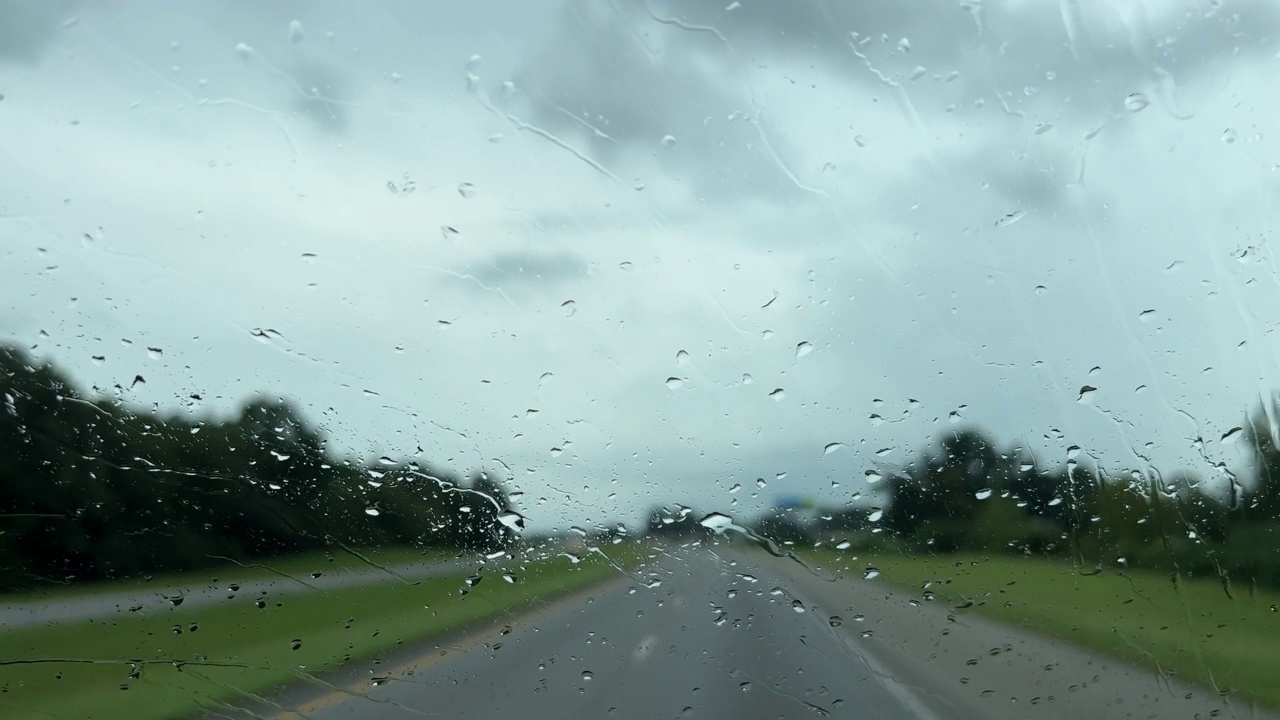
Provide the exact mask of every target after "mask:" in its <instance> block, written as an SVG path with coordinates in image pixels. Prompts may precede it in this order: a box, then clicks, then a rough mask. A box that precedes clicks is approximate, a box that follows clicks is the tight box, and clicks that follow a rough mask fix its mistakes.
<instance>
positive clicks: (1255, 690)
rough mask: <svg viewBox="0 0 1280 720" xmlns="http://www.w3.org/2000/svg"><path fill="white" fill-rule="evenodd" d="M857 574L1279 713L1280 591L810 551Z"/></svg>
mask: <svg viewBox="0 0 1280 720" xmlns="http://www.w3.org/2000/svg"><path fill="white" fill-rule="evenodd" d="M806 554H810V555H811V557H813V558H814V559H815V560H817V561H819V562H820V564H822V565H824V566H825V567H827V568H829V569H835V568H848V569H849V570H851V571H856V573H857V575H856V577H859V578H860V577H861V575H862V572H863V571H864V570H865V569H866V568H867V567H869V566H871V567H875V568H878V569H879V570H880V571H881V572H882V573H883V579H884V580H886V581H888V582H890V583H893V584H894V585H897V586H899V587H902V588H904V589H907V590H910V591H913V594H914V596H915V597H921V596H923V594H924V593H925V592H926V583H927V584H928V586H927V590H928V591H932V592H933V593H936V596H937V602H946V603H948V604H949V605H951V606H952V607H963V606H966V605H968V604H969V603H972V606H971V607H967V608H964V609H961V610H956V611H955V612H979V613H982V614H984V615H988V616H990V617H993V618H995V619H998V620H1002V621H1004V622H1007V623H1011V624H1015V625H1021V626H1023V627H1027V628H1030V629H1031V630H1033V631H1036V632H1039V633H1042V634H1044V635H1048V636H1050V637H1053V638H1059V639H1062V640H1065V641H1068V642H1070V643H1073V644H1076V645H1079V646H1083V647H1086V648H1090V649H1092V650H1096V651H1098V652H1100V653H1104V654H1108V655H1111V656H1113V657H1118V658H1122V659H1125V660H1128V661H1130V662H1133V663H1135V664H1137V665H1140V666H1143V667H1148V668H1152V669H1159V670H1161V671H1163V672H1165V673H1170V674H1174V675H1176V676H1178V677H1181V678H1183V679H1186V680H1189V681H1191V682H1195V683H1198V684H1201V685H1204V686H1207V687H1211V688H1213V687H1216V688H1218V689H1219V690H1222V691H1231V692H1234V693H1238V694H1240V695H1243V696H1245V697H1248V698H1250V699H1252V700H1255V701H1257V702H1260V703H1262V704H1264V705H1270V706H1273V707H1280V684H1278V683H1276V680H1275V668H1276V667H1280V612H1278V609H1280V593H1278V592H1276V591H1273V590H1266V589H1261V588H1246V587H1235V588H1232V589H1231V594H1230V596H1228V594H1227V590H1226V588H1224V586H1223V584H1222V583H1221V582H1219V581H1216V580H1213V579H1207V578H1195V579H1187V578H1178V579H1177V580H1176V581H1175V580H1174V578H1173V577H1172V576H1171V575H1166V574H1161V573H1154V572H1144V571H1141V570H1125V571H1123V572H1119V571H1117V570H1115V569H1111V570H1106V571H1103V572H1101V573H1099V574H1092V575H1084V574H1081V572H1080V571H1079V570H1078V569H1077V568H1075V567H1074V566H1072V565H1071V564H1069V563H1066V562H1060V561H1055V560H1048V559H1044V558H1022V557H1015V556H1001V555H994V556H980V555H944V556H924V557H908V556H903V555H896V554H883V553H863V554H861V556H860V557H859V558H858V559H857V560H854V559H853V558H852V556H849V555H843V556H842V555H840V554H837V553H834V552H816V551H815V552H811V553H806Z"/></svg>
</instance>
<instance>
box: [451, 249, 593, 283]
mask: <svg viewBox="0 0 1280 720" xmlns="http://www.w3.org/2000/svg"><path fill="white" fill-rule="evenodd" d="M469 274H470V275H471V276H472V277H474V278H475V279H476V280H478V281H479V282H481V283H483V284H484V285H486V286H491V287H495V286H496V287H502V288H510V287H512V286H513V285H525V286H531V287H540V288H547V287H550V286H553V285H556V284H559V283H561V282H564V281H566V280H570V279H575V278H582V277H586V275H587V261H586V260H585V259H583V257H582V256H581V255H578V254H576V253H569V252H561V253H552V254H548V255H540V254H536V253H529V254H519V253H500V254H498V255H495V256H493V257H492V258H490V259H489V261H488V262H487V263H485V264H483V265H478V266H473V267H472V268H470V269H469Z"/></svg>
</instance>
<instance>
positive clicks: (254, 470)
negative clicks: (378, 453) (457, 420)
mask: <svg viewBox="0 0 1280 720" xmlns="http://www.w3.org/2000/svg"><path fill="white" fill-rule="evenodd" d="M507 507H508V500H507V497H506V493H505V492H504V491H503V489H502V487H501V486H500V485H499V484H498V483H496V482H494V481H493V480H492V479H490V478H488V477H487V476H485V475H484V474H483V473H476V474H473V475H472V476H471V477H470V478H468V479H466V480H461V479H459V477H458V476H456V475H455V474H453V473H451V472H446V471H442V470H438V469H433V468H431V467H430V466H428V465H426V464H422V463H418V462H410V461H397V460H392V459H390V458H378V459H375V460H371V461H369V462H367V463H360V462H355V461H351V460H344V459H340V458H337V457H335V456H334V455H333V454H332V453H330V452H329V450H328V449H327V448H326V444H325V440H324V438H323V437H322V435H321V433H320V432H319V431H318V430H317V429H315V428H314V427H312V426H310V425H309V424H308V423H307V422H306V421H305V420H304V419H303V418H302V417H301V416H300V415H299V413H298V411H297V410H296V409H295V408H294V407H293V406H292V405H291V404H290V403H288V402H287V401H284V400H281V399H276V398H268V397H257V398H254V399H252V400H250V401H249V402H248V403H246V404H245V405H244V406H243V407H242V408H241V409H240V411H239V413H238V414H237V415H236V416H235V417H233V418H231V419H228V420H211V419H202V418H197V417H194V416H191V415H183V414H172V415H169V416H164V417H162V416H160V415H158V414H156V413H151V412H139V411H135V410H130V409H127V408H124V407H122V406H120V405H118V404H116V403H113V402H109V401H106V400H90V399H86V398H84V397H81V395H80V393H78V392H77V391H76V389H75V388H73V387H72V385H71V383H70V382H69V381H68V379H67V378H66V377H65V376H64V375H63V374H62V373H60V372H59V371H58V370H57V369H55V368H54V367H52V366H51V365H47V364H40V363H37V362H35V361H34V360H33V359H32V358H31V357H30V356H29V355H28V354H27V353H25V352H24V351H22V350H20V349H18V348H16V347H12V346H5V345H0V589H14V588H22V587H30V586H32V585H35V584H40V583H43V582H60V583H65V582H77V581H84V580H94V579H105V578H115V577H126V576H133V575H139V574H149V573H157V572H168V571H183V570H191V569H195V568H199V567H204V566H208V565H212V564H216V563H220V562H225V559H227V558H230V559H233V560H243V559H248V558H260V557H264V556H276V555H283V554H287V553H296V552H302V551H306V550H315V549H319V548H324V547H335V546H336V547H343V548H346V549H349V550H353V551H354V550H355V549H357V548H362V547H377V546H388V545H411V546H417V547H448V548H458V549H474V550H490V549H494V548H497V547H500V546H505V545H507V544H509V543H510V542H511V540H512V536H511V531H510V530H509V529H508V528H507V527H506V526H505V525H503V524H502V523H501V522H499V520H498V516H499V513H500V512H501V511H503V510H506V509H507Z"/></svg>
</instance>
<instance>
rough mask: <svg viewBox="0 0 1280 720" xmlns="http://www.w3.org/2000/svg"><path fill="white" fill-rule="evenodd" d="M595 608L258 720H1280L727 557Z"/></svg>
mask: <svg viewBox="0 0 1280 720" xmlns="http://www.w3.org/2000/svg"><path fill="white" fill-rule="evenodd" d="M654 580H657V581H659V582H658V583H656V584H655V583H654V582H653V581H654ZM650 585H652V586H650ZM588 593H589V594H585V595H579V596H576V597H574V598H571V599H569V600H566V601H563V602H562V603H560V604H558V605H556V606H555V607H554V608H544V609H543V610H541V611H539V612H536V613H534V615H533V616H530V617H526V618H523V619H520V620H518V621H513V622H512V623H511V628H509V629H508V630H507V631H506V632H504V631H502V630H500V629H488V630H484V631H480V632H478V633H473V634H472V636H470V637H468V638H465V639H461V640H456V641H455V640H450V641H447V642H441V643H439V644H430V643H428V644H426V645H425V646H424V647H422V648H420V649H419V650H417V651H415V652H413V653H410V654H409V656H407V657H402V658H400V659H398V660H396V661H394V662H387V663H385V664H379V665H377V666H372V665H371V666H367V667H364V668H361V669H359V670H356V671H353V672H352V674H350V675H349V676H348V678H347V679H346V680H344V681H342V682H341V683H337V684H336V685H335V686H334V688H333V689H331V690H328V691H319V692H318V693H317V691H315V689H314V688H312V689H310V690H302V691H297V689H295V692H294V694H293V695H292V696H289V695H288V694H287V693H286V694H285V696H282V697H279V698H277V699H276V700H275V701H274V703H275V704H274V707H271V708H263V707H258V708H257V709H256V710H255V711H254V712H253V715H252V716H254V717H268V718H276V719H277V720H284V719H285V718H289V719H294V718H307V719H308V720H340V719H353V720H354V719H361V720H363V719H366V718H368V719H371V720H372V719H379V718H381V719H389V718H424V717H426V718H463V717H468V718H508V717H510V718H521V720H541V719H542V718H557V719H559V718H689V717H696V718H805V717H848V718H923V719H925V720H931V719H933V718H998V719H1004V718H1077V717H1087V718H1090V719H1091V720H1098V719H1100V718H1112V717H1114V718H1166V717H1168V718H1179V717H1180V718H1196V717H1204V718H1208V717H1232V718H1273V717H1275V716H1274V715H1270V714H1267V713H1264V712H1260V711H1258V710H1257V709H1256V708H1252V707H1249V706H1247V705H1245V704H1241V703H1238V702H1237V703H1236V704H1231V703H1229V702H1228V701H1226V700H1224V699H1223V698H1221V697H1217V696H1215V695H1214V694H1213V693H1211V692H1208V691H1205V690H1203V689H1201V688H1197V687H1192V686H1187V685H1183V684H1180V683H1179V682H1178V681H1177V680H1176V679H1172V678H1168V677H1164V676H1160V675H1158V674H1157V673H1155V672H1152V671H1150V670H1147V669H1144V668H1137V667H1133V666H1130V665H1125V664H1121V663H1116V662H1115V661H1112V660H1110V659H1106V658H1099V657H1097V656H1094V655H1092V654H1090V653H1087V652H1085V651H1083V650H1079V649H1076V648H1071V647H1066V646H1063V645H1060V644H1057V643H1054V642H1052V641H1049V640H1046V639H1044V638H1041V637H1039V636H1034V635H1032V634H1030V633H1026V632H1025V631H1022V630H1020V629H1017V628H1010V627H1008V626H1003V625H998V624H995V623H991V622H989V621H986V620H984V619H982V618H977V617H966V618H961V619H960V620H957V619H956V618H955V617H954V616H953V615H952V614H951V613H949V612H948V611H947V609H946V608H942V607H938V608H931V607H929V606H928V604H925V605H922V604H921V603H918V602H909V600H908V596H907V595H906V594H902V593H899V592H898V591H894V590H893V589H892V588H891V587H890V586H887V585H885V584H883V583H877V582H864V581H862V580H861V578H856V579H848V578H844V579H840V580H838V581H834V582H833V580H832V577H831V576H830V575H829V574H828V575H826V576H823V575H822V574H821V573H818V574H814V573H811V572H809V571H808V570H806V569H804V568H802V567H800V566H798V565H796V564H794V563H791V562H789V561H786V560H778V559H774V558H769V557H766V556H763V555H761V554H757V553H743V552H740V551H739V550H737V549H735V548H733V547H727V546H719V547H712V548H692V549H677V550H673V551H672V552H671V554H670V555H669V557H667V558H666V559H665V560H664V561H662V562H661V563H659V564H658V565H657V566H655V567H654V568H652V569H651V570H648V571H645V572H643V573H642V574H641V575H638V576H636V577H632V578H622V577H620V578H618V579H617V580H615V581H613V582H611V583H609V584H607V585H605V586H601V587H597V588H595V589H594V590H590V591H588ZM992 647H999V648H1002V649H1003V652H1002V653H1001V654H1000V655H999V656H992V654H991V652H990V651H991V648H992ZM249 716H250V715H248V714H245V715H238V714H227V713H219V714H217V715H210V716H208V717H221V718H226V717H237V718H239V717H249Z"/></svg>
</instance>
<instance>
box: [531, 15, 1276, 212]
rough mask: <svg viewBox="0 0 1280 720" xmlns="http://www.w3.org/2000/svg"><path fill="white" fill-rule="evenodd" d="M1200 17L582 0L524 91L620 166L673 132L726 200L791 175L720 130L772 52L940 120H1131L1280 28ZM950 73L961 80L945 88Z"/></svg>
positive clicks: (702, 177) (703, 180)
mask: <svg viewBox="0 0 1280 720" xmlns="http://www.w3.org/2000/svg"><path fill="white" fill-rule="evenodd" d="M1193 9H1195V8H1193V6H1192V5H1190V4H1188V12H1186V13H1181V14H1178V13H1170V14H1169V17H1167V18H1164V17H1162V18H1155V17H1147V16H1144V15H1142V14H1140V13H1131V15H1132V16H1130V17H1125V16H1122V14H1121V13H1123V12H1124V10H1123V9H1122V8H1118V7H1117V6H1115V5H1113V4H1111V3H1091V4H1089V5H1088V7H1085V4H1084V3H1081V2H1078V1H1072V2H1068V3H1066V4H1065V5H1063V6H1061V7H1060V5H1059V4H1058V3H1044V2H1017V3H1014V2H972V3H956V4H951V3H946V4H943V3H938V2H934V3H838V4H836V3H817V2H802V3H742V4H741V5H740V6H738V7H737V8H736V9H734V10H732V11H726V9H725V3H723V2H721V1H720V0H705V1H701V2H668V3H665V4H657V5H655V4H652V3H649V2H648V1H647V0H646V1H645V2H641V0H629V1H626V2H619V3H611V4H605V3H600V2H592V1H591V0H573V1H571V2H568V3H567V4H566V5H565V6H564V7H563V9H562V12H561V16H560V18H561V19H560V22H559V24H558V26H557V29H556V31H555V32H554V34H553V37H552V38H551V39H550V40H549V41H548V43H547V44H546V47H545V49H544V50H543V51H542V52H541V53H540V54H536V55H535V56H533V58H532V60H531V61H530V62H528V63H526V65H525V67H524V69H523V71H522V73H521V75H520V76H519V78H518V79H519V83H518V84H519V86H520V88H521V89H522V90H525V91H526V92H527V93H528V95H529V97H530V99H531V101H532V112H533V113H534V117H535V118H536V121H537V122H538V123H539V124H541V125H542V126H544V127H547V128H550V129H552V130H554V131H556V132H561V133H571V134H573V135H574V136H575V137H576V138H579V139H581V140H582V141H583V142H585V143H587V144H588V145H589V147H590V150H591V155H592V157H594V158H596V159H598V160H599V161H601V162H603V163H604V164H606V165H610V166H613V165H614V164H615V163H616V162H617V161H618V159H619V157H620V148H621V147H622V146H631V147H636V148H646V147H656V145H657V144H658V143H659V142H660V140H661V138H662V137H663V136H664V135H667V134H671V135H674V136H675V137H676V138H677V139H679V140H681V141H683V140H685V139H693V140H697V141H698V148H699V152H698V153H697V157H696V160H694V159H693V158H691V157H686V158H685V160H686V163H685V165H686V167H685V168H684V171H685V173H686V174H688V173H692V174H694V175H695V176H696V177H697V179H698V181H699V183H700V184H699V188H700V189H701V188H702V187H703V186H707V187H709V188H710V189H711V190H712V191H714V190H716V189H717V188H722V186H723V185H724V183H725V180H726V179H732V180H733V181H734V182H735V183H737V184H739V185H744V186H746V187H747V188H749V187H750V186H751V184H752V183H753V182H756V181H765V182H772V181H774V180H776V178H777V173H776V172H773V170H774V169H773V168H770V169H769V171H768V172H760V171H761V170H762V169H763V168H762V167H761V163H763V162H765V161H766V159H765V158H763V157H762V156H761V154H760V153H752V154H751V155H754V157H744V155H746V154H744V153H742V152H740V148H741V147H742V146H743V145H744V144H749V143H756V142H758V141H759V138H758V137H756V135H757V132H756V130H755V128H754V127H752V126H751V125H750V124H749V123H739V124H737V125H736V126H734V125H732V124H725V123H717V122H714V121H715V120H719V119H721V118H724V117H725V116H726V115H728V114H729V113H731V112H733V111H735V110H739V111H740V110H743V109H744V108H749V107H750V102H751V98H750V97H749V93H748V92H747V91H746V90H744V89H740V88H736V87H733V85H734V83H733V82H729V79H730V78H732V77H733V76H734V74H735V73H736V72H738V71H740V70H742V69H744V68H745V65H744V63H747V62H750V63H752V64H753V65H759V66H761V67H763V66H765V65H766V64H767V63H768V57H769V56H768V55H767V54H764V55H761V54H760V53H757V52H756V51H757V50H758V49H760V48H768V49H770V51H772V52H781V53H784V54H786V55H788V56H790V57H793V58H794V57H804V58H810V59H812V60H813V61H816V62H819V63H821V64H823V65H824V66H826V67H828V68H830V69H833V70H834V71H836V73H837V74H838V75H839V76H842V77H847V78H848V80H849V82H850V83H851V88H854V87H857V88H861V89H862V92H867V91H870V92H873V93H876V94H883V95H901V96H903V97H902V98H900V99H905V101H906V102H910V103H915V104H917V105H918V106H919V110H920V111H921V113H922V114H926V115H927V114H928V113H930V112H934V111H942V110H944V109H946V108H948V107H950V106H955V109H956V111H957V112H961V113H963V112H966V111H970V112H971V111H972V109H973V104H974V102H975V100H977V99H978V98H984V99H985V101H986V102H987V103H999V104H1000V105H1002V106H1003V107H1004V108H1005V109H1006V110H1007V112H1009V113H1010V114H1014V115H1023V114H1025V115H1028V116H1031V117H1035V118H1036V119H1040V118H1048V119H1051V118H1052V117H1053V116H1055V115H1062V114H1066V115H1080V114H1087V115H1091V116H1099V114H1102V115H1105V114H1108V113H1110V114H1117V113H1122V112H1123V111H1124V105H1123V103H1124V98H1125V97H1126V96H1127V95H1129V94H1130V93H1132V92H1138V91H1147V92H1154V93H1155V94H1156V95H1157V97H1153V98H1152V100H1153V101H1162V102H1165V103H1166V104H1168V103H1172V102H1174V100H1173V99H1172V97H1159V95H1161V94H1167V93H1168V92H1169V91H1170V89H1171V82H1185V81H1187V80H1188V79H1190V78H1192V77H1194V76H1195V75H1197V74H1198V73H1200V72H1203V71H1205V70H1206V69H1207V68H1209V67H1210V66H1211V65H1212V62H1213V61H1214V60H1215V59H1217V58H1233V57H1235V56H1237V55H1245V56H1248V55H1256V54H1257V53H1260V52H1262V51H1264V50H1265V49H1266V47H1267V43H1266V42H1265V39H1266V37H1267V36H1268V35H1269V33H1270V31H1271V30H1274V29H1275V28H1278V27H1280V7H1278V6H1275V5H1273V4H1268V3H1244V2H1234V3H1226V4H1225V5H1224V6H1223V7H1221V8H1219V9H1218V10H1217V11H1216V13H1214V14H1212V15H1211V16H1210V17H1207V18H1206V17H1202V15H1203V14H1204V13H1202V12H1200V11H1199V10H1198V9H1195V11H1194V12H1192V10H1193ZM855 34H856V38H857V39H856V40H854V37H855ZM859 55H861V56H862V57H859ZM917 67H921V68H923V69H924V71H925V73H924V75H923V77H918V71H917V70H916V68H917ZM953 73H958V75H956V76H955V77H954V78H951V76H952V74H953ZM913 77H916V79H914V80H913V79H912V78H913ZM935 77H936V78H939V79H947V78H951V79H953V81H952V82H941V83H933V82H930V80H932V79H933V78H935ZM894 85H896V86H898V87H893V86H894ZM829 90H830V91H833V92H839V90H838V89H829ZM1099 119H1100V118H1099ZM673 155H676V156H677V157H678V153H673ZM694 166H699V167H694ZM713 168H714V170H713ZM785 184H786V183H784V182H778V183H776V184H774V185H772V186H771V187H770V188H769V190H770V191H777V190H779V189H782V186H784V185H785ZM741 189H745V188H740V189H739V190H741Z"/></svg>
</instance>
